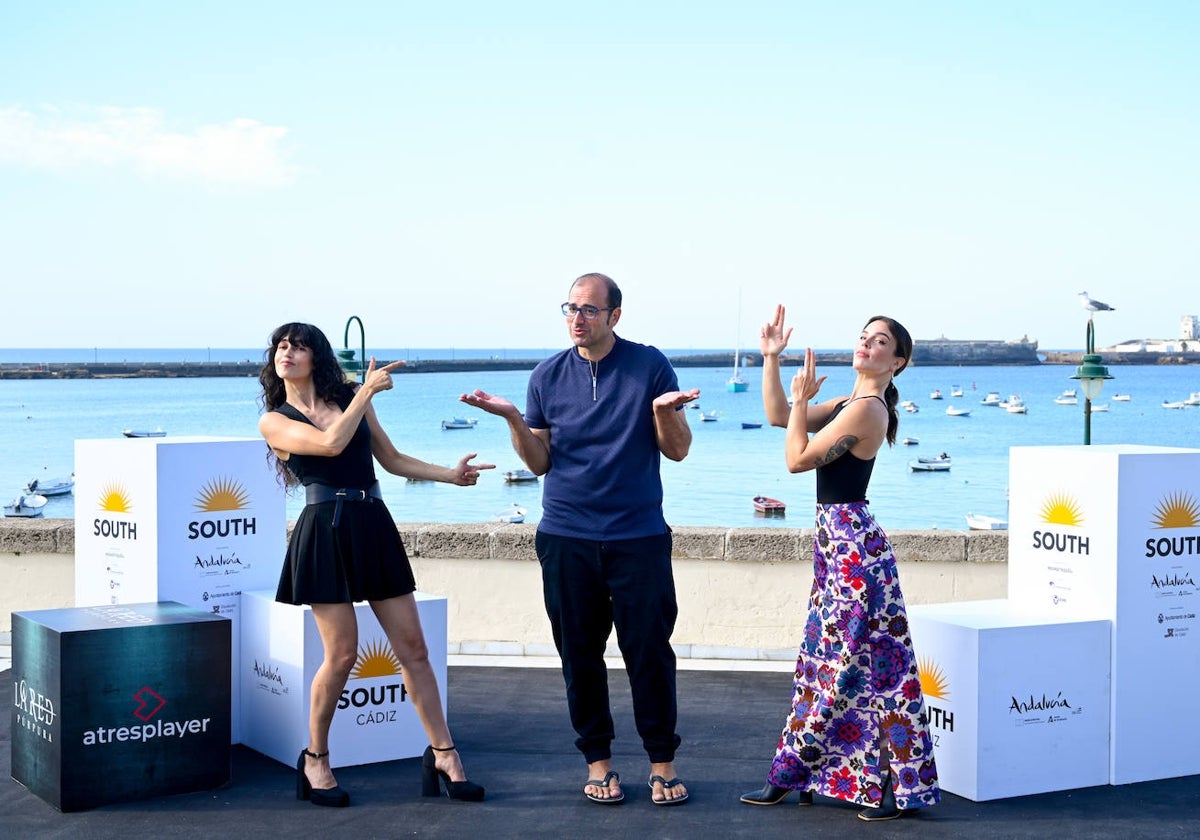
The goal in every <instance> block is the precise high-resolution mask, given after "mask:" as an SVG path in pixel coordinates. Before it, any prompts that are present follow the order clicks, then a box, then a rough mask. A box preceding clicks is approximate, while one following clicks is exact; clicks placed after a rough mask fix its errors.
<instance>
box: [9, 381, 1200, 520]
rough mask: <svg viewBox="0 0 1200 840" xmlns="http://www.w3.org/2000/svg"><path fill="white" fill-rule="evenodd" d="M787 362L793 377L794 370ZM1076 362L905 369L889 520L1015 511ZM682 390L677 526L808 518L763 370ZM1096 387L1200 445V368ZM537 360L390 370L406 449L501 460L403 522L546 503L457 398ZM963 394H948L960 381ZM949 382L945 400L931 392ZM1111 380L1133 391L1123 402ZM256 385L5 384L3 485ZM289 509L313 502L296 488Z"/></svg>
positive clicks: (1102, 436)
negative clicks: (1011, 401) (688, 402)
mask: <svg viewBox="0 0 1200 840" xmlns="http://www.w3.org/2000/svg"><path fill="white" fill-rule="evenodd" d="M792 372H794V371H793V370H792V369H790V368H786V369H785V375H786V376H788V377H789V378H790V376H791V374H792ZM1073 372H1074V369H1073V368H1068V367H1060V366H1042V367H978V368H955V367H925V368H910V369H909V370H906V371H905V372H904V374H903V375H902V376H901V377H900V378H899V379H897V380H896V382H897V385H898V386H900V391H901V399H911V400H914V401H915V402H916V403H917V404H918V406H919V407H920V411H919V412H918V413H917V414H907V413H902V414H901V417H900V432H899V437H900V438H903V437H905V436H909V437H916V438H918V439H919V440H920V443H919V444H918V445H917V446H902V445H900V444H899V443H897V445H896V446H895V447H894V448H892V449H890V450H889V449H887V448H886V447H885V448H884V450H883V451H881V452H880V454H879V457H878V459H877V461H876V465H875V472H874V476H873V478H872V481H871V490H870V494H869V495H870V501H871V507H872V510H873V511H874V513H875V515H876V516H877V517H878V519H879V520H880V522H881V523H882V524H883V525H884V527H886V528H889V529H902V528H944V529H955V530H962V529H965V527H966V524H965V521H964V516H965V515H966V514H967V513H968V512H974V513H983V514H989V515H993V516H1005V515H1006V511H1007V499H1006V493H1007V486H1008V449H1009V447H1010V446H1050V445H1066V444H1072V445H1073V444H1081V443H1082V442H1083V406H1082V399H1081V400H1080V404H1079V405H1077V406H1060V405H1056V404H1055V403H1054V397H1055V396H1057V395H1058V394H1060V393H1061V392H1062V391H1063V390H1064V389H1065V388H1068V387H1072V386H1075V385H1076V384H1077V383H1075V382H1073V381H1072V380H1070V379H1069V377H1070V375H1071V374H1072V373H1073ZM678 373H679V379H680V385H681V387H683V388H685V389H686V388H700V389H701V390H702V393H701V397H700V405H701V406H702V408H703V409H704V410H705V411H706V412H709V411H716V412H718V417H719V419H718V420H717V421H716V422H711V423H709V422H700V419H699V416H698V415H699V412H698V411H691V410H689V411H688V419H689V421H690V425H691V427H692V434H693V443H692V450H691V454H690V455H689V456H688V458H687V459H686V460H684V461H683V462H682V463H678V464H677V463H672V462H670V461H667V460H665V459H664V461H663V481H664V485H665V496H666V497H665V502H664V507H665V509H666V513H667V520H668V521H669V522H670V523H671V524H673V525H708V526H720V527H748V526H756V525H759V526H766V527H804V528H809V527H812V519H813V506H814V504H815V492H814V478H813V476H812V475H811V474H803V475H790V474H789V473H788V472H787V470H786V468H785V467H784V460H783V430H782V429H773V428H770V427H768V426H766V425H764V426H763V427H762V428H759V429H742V427H741V423H742V422H743V421H745V422H762V421H763V416H762V401H761V398H760V394H759V391H760V381H759V376H758V371H757V370H756V369H753V368H751V369H749V370H747V371H745V375H746V378H747V379H748V380H749V382H750V389H749V390H748V391H746V392H744V393H740V394H731V393H728V392H726V391H725V380H726V379H727V378H728V376H729V370H728V369H725V368H682V369H680V370H679V372H678ZM823 373H827V374H828V375H829V380H828V381H827V382H826V383H825V385H824V387H823V389H822V396H834V395H837V394H839V393H845V392H847V391H848V390H849V388H850V385H851V383H852V381H853V372H852V371H851V370H850V369H849V368H844V367H830V368H826V369H824V370H823ZM1110 373H1112V374H1113V375H1114V377H1115V378H1114V379H1113V380H1112V381H1110V382H1106V383H1105V387H1104V393H1103V394H1102V395H1101V397H1100V399H1099V400H1097V402H1098V403H1100V404H1107V405H1108V406H1109V411H1108V412H1106V413H1097V414H1093V416H1092V443H1093V444H1117V443H1121V444H1143V445H1157V446H1180V447H1189V448H1191V447H1196V446H1197V445H1198V444H1200V434H1198V432H1200V408H1188V409H1184V410H1167V409H1163V408H1162V407H1161V403H1162V402H1163V401H1164V400H1182V399H1185V398H1186V397H1187V396H1188V395H1189V393H1191V392H1192V391H1197V390H1200V369H1198V368H1194V367H1161V366H1144V367H1141V366H1138V367H1132V366H1131V367H1113V368H1110ZM528 378H529V372H528V371H497V372H466V373H436V374H413V375H406V376H398V377H396V378H395V388H394V389H393V390H392V391H389V392H387V393H385V394H382V395H380V396H378V397H376V399H375V405H376V410H377V412H378V413H379V416H380V419H381V421H382V422H383V424H384V427H385V428H386V429H387V430H388V433H389V435H390V436H391V437H392V440H393V442H394V443H395V444H396V445H397V447H398V448H399V449H400V450H401V451H403V452H406V453H408V454H410V455H414V456H416V457H418V458H422V459H424V460H427V461H433V462H435V463H440V464H451V463H453V462H455V461H456V460H457V459H458V458H459V457H461V456H462V455H463V454H466V453H467V452H477V453H478V454H479V456H480V460H482V461H490V462H492V463H495V464H496V467H497V468H496V470H495V471H493V472H490V473H485V476H484V478H483V479H482V480H481V482H480V484H479V486H477V487H474V488H460V487H453V486H450V485H445V484H424V483H419V484H412V483H408V482H406V481H404V480H403V479H400V478H397V477H395V476H390V475H387V474H384V475H382V476H381V477H380V478H381V482H382V484H383V490H384V496H385V498H386V500H387V503H388V507H389V508H390V510H391V511H392V514H393V516H394V517H395V519H396V520H397V521H400V522H447V523H450V522H486V521H489V520H491V519H492V518H493V516H494V515H495V514H497V513H498V512H500V511H502V510H504V509H506V508H509V507H511V505H512V504H513V503H516V504H518V505H520V506H522V507H525V508H526V509H527V511H528V514H527V519H526V521H527V522H536V521H537V519H538V517H539V515H540V500H541V484H540V483H538V484H533V485H505V483H504V481H503V478H502V476H501V473H502V472H503V471H504V470H510V469H516V468H518V467H520V466H521V464H520V462H519V461H518V459H517V457H516V455H515V454H514V453H513V451H512V447H511V444H510V442H509V435H508V430H507V426H506V425H505V424H504V423H503V422H502V421H501V420H500V419H499V418H496V417H492V416H491V415H487V414H484V413H482V412H478V411H475V412H473V413H472V410H471V409H469V408H468V407H467V406H465V405H463V404H461V403H459V402H458V401H457V400H458V395H459V394H461V393H463V392H464V391H468V390H473V389H475V388H482V389H483V390H485V391H489V392H493V393H497V394H501V395H503V396H506V397H509V398H510V399H512V400H513V401H514V402H516V403H517V404H518V405H521V406H523V405H524V397H525V384H526V382H527V381H528ZM955 385H958V386H961V387H962V388H963V389H964V396H963V397H962V398H951V397H950V396H949V394H950V390H951V388H952V386H955ZM935 388H939V389H941V390H942V392H943V393H944V394H945V395H946V398H945V399H943V400H941V401H940V402H938V401H931V400H930V399H929V395H930V392H931V391H932V390H933V389H935ZM989 390H991V391H998V392H999V393H1000V395H1001V397H1002V398H1005V399H1007V397H1008V395H1009V394H1010V393H1017V394H1020V395H1021V396H1022V398H1023V399H1024V400H1025V402H1026V403H1027V404H1028V406H1029V413H1028V414H1025V415H1017V414H1008V413H1007V412H1005V411H1004V410H1003V409H1000V408H994V407H984V406H980V405H979V401H980V400H981V399H983V397H984V395H985V394H986V392H987V391H989ZM1116 393H1127V394H1131V395H1132V400H1131V401H1130V402H1127V403H1122V402H1112V400H1111V397H1112V395H1113V394H1116ZM257 396H258V383H257V380H254V379H251V378H245V379H235V378H228V379H171V380H164V379H117V380H95V379H86V380H70V381H24V380H16V381H2V382H0V434H2V435H3V440H4V441H5V444H4V450H5V452H4V458H3V459H2V461H0V497H3V498H4V500H5V502H7V501H9V500H10V499H11V497H12V496H14V495H16V494H17V493H18V492H20V490H21V488H22V487H24V485H25V483H26V482H28V481H29V480H30V479H32V478H35V477H39V476H41V477H45V478H51V477H55V476H58V475H63V474H67V473H70V472H71V470H72V469H73V461H74V441H75V440H76V439H89V438H111V437H117V436H120V434H121V430H122V429H126V428H148V429H154V428H158V427H161V428H162V429H164V430H165V431H166V432H167V434H168V435H169V436H172V437H174V436H182V435H219V436H237V437H257V435H258V431H257V419H258V407H257V403H256V400H257ZM949 405H955V406H957V407H967V408H970V409H971V415H970V416H969V417H948V416H946V414H945V409H946V407H947V406H949ZM456 415H459V416H461V415H469V416H475V417H478V419H479V423H478V424H477V426H476V428H474V429H471V430H462V431H442V430H441V427H440V424H441V421H442V420H443V419H449V418H451V417H453V416H456ZM942 451H945V452H947V453H949V454H950V455H951V456H952V457H953V467H952V469H951V470H950V471H949V472H945V473H914V472H912V471H911V470H910V469H909V467H908V462H909V461H910V460H912V459H914V458H916V457H917V456H918V455H922V454H923V455H936V454H938V453H940V452H942ZM756 495H765V496H772V497H775V498H777V499H780V500H782V501H784V502H786V503H787V505H788V511H787V515H786V517H783V518H776V517H772V518H765V517H763V516H762V515H760V514H756V513H755V511H754V509H753V507H752V506H751V502H750V500H751V499H752V498H753V497H754V496H756ZM75 502H76V500H75V499H74V498H73V497H72V496H66V497H57V498H52V499H51V500H50V503H49V504H48V505H47V508H46V515H47V516H48V517H59V518H71V517H73V516H74V504H75ZM287 504H288V518H289V519H294V518H295V516H296V515H297V514H298V512H299V510H300V507H301V505H302V502H301V501H300V499H299V498H290V499H289V500H288V503H287Z"/></svg>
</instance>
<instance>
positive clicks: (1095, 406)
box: [1092, 403, 1108, 414]
mask: <svg viewBox="0 0 1200 840" xmlns="http://www.w3.org/2000/svg"><path fill="white" fill-rule="evenodd" d="M1098 411H1099V412H1105V411H1108V403H1092V414H1095V413H1096V412H1098Z"/></svg>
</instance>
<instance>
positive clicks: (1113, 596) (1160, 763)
mask: <svg viewBox="0 0 1200 840" xmlns="http://www.w3.org/2000/svg"><path fill="white" fill-rule="evenodd" d="M1009 488H1010V502H1009V532H1008V534H1009V556H1008V573H1009V576H1008V597H1009V599H1010V600H1012V601H1013V602H1019V603H1021V604H1022V605H1023V606H1028V607H1031V608H1038V609H1041V610H1043V611H1045V612H1046V613H1047V614H1048V615H1052V616H1061V617H1062V618H1064V619H1067V618H1080V617H1084V618H1102V619H1107V620H1109V621H1111V622H1112V647H1111V649H1112V665H1111V669H1112V698H1111V710H1112V721H1111V728H1112V752H1111V755H1110V775H1111V781H1112V783H1113V784H1126V783H1130V782H1140V781H1146V780H1150V779H1166V778H1171V777H1175V776H1187V775H1192V774H1196V773H1200V727H1196V726H1193V725H1191V724H1190V723H1189V721H1191V720H1192V719H1193V718H1194V716H1195V708H1196V697H1197V696H1200V664H1198V663H1200V619H1197V615H1198V614H1200V608H1198V607H1200V588H1198V587H1197V584H1196V582H1197V581H1198V580H1200V450H1195V449H1174V448H1167V447H1154V446H1056V447H1053V446H1052V447H1045V446H1043V447H1013V449H1012V450H1011V458H1010V477H1009ZM1164 726H1166V727H1167V729H1169V734H1164V730H1163V728H1162V727H1164Z"/></svg>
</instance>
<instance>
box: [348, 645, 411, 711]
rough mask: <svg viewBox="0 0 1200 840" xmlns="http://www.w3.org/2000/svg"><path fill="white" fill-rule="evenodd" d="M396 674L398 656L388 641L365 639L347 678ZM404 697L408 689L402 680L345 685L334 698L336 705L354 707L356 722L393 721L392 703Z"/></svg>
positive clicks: (374, 677)
mask: <svg viewBox="0 0 1200 840" xmlns="http://www.w3.org/2000/svg"><path fill="white" fill-rule="evenodd" d="M398 676H400V660H399V659H397V658H396V654H395V653H394V652H393V651H392V648H391V645H389V644H388V643H387V642H386V641H384V640H375V641H372V642H367V643H366V644H365V645H363V647H362V648H361V649H360V650H359V652H358V659H357V660H355V663H354V670H352V671H351V672H350V679H351V680H368V679H379V678H386V677H398ZM407 700H408V690H407V689H406V688H405V687H404V682H403V680H400V681H392V682H385V683H382V684H371V685H364V686H355V687H353V688H352V687H349V686H347V688H346V690H345V691H343V692H342V696H341V698H340V699H339V700H338V704H337V707H338V708H339V709H348V708H350V707H353V708H355V709H357V710H358V712H357V714H356V715H355V717H354V721H355V723H357V724H358V725H359V726H367V725H369V724H377V723H394V722H395V720H396V710H395V708H387V707H388V706H393V707H394V706H395V705H396V704H397V703H404V702H406V701H407Z"/></svg>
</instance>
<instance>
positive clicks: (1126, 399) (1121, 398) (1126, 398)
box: [1112, 394, 1132, 402]
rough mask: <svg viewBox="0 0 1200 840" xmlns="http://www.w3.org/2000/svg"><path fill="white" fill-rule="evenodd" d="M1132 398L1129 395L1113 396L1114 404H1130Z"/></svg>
mask: <svg viewBox="0 0 1200 840" xmlns="http://www.w3.org/2000/svg"><path fill="white" fill-rule="evenodd" d="M1130 399H1132V397H1130V395H1129V394H1113V398H1112V401H1113V402H1129V401H1130Z"/></svg>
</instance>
